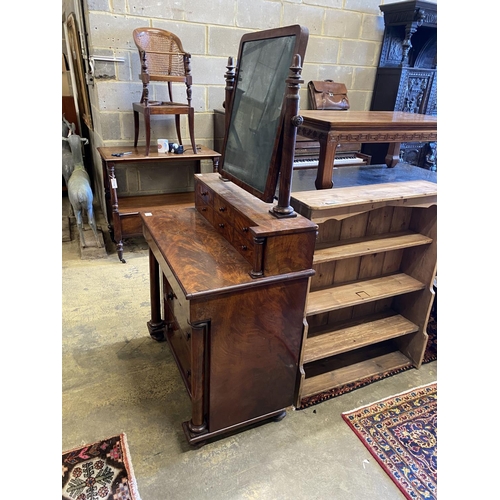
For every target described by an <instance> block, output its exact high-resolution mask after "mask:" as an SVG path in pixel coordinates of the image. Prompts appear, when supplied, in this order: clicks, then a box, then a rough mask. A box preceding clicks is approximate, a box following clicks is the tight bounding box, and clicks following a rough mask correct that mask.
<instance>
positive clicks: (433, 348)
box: [297, 316, 437, 410]
mask: <svg viewBox="0 0 500 500" xmlns="http://www.w3.org/2000/svg"><path fill="white" fill-rule="evenodd" d="M427 335H428V336H429V338H428V340H427V346H426V348H425V353H424V359H423V361H422V364H426V363H430V362H431V361H436V359H437V321H436V318H435V317H434V316H431V317H430V318H429V321H428V323H427ZM411 369H413V366H411V365H408V366H404V367H401V368H397V369H395V370H387V371H385V372H382V373H380V374H378V375H373V376H371V377H366V378H364V379H361V380H358V381H356V382H351V383H350V384H345V385H342V386H340V387H335V388H334V389H329V390H327V391H323V392H320V393H319V394H314V395H313V396H309V397H306V398H304V399H302V401H301V402H300V406H299V407H298V408H297V410H303V409H304V408H309V407H310V406H314V405H317V404H319V403H322V402H323V401H327V400H328V399H332V398H336V397H337V396H341V395H342V394H346V393H348V392H351V391H354V390H355V389H359V388H360V387H365V386H366V385H369V384H372V383H373V382H377V381H378V380H382V379H384V378H388V377H392V376H393V375H397V374H398V373H401V372H404V371H407V370H411Z"/></svg>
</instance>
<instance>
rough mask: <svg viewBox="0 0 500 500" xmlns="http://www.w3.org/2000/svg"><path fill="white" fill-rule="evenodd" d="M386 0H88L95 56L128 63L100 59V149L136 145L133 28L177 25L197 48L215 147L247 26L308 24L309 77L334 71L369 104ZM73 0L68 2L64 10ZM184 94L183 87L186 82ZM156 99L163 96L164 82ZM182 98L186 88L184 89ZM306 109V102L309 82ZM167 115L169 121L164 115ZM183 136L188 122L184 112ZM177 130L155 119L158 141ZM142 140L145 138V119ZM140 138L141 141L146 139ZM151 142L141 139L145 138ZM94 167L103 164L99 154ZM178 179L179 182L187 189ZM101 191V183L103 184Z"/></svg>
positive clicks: (204, 131)
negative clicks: (229, 74)
mask: <svg viewBox="0 0 500 500" xmlns="http://www.w3.org/2000/svg"><path fill="white" fill-rule="evenodd" d="M382 3H392V2H390V1H388V0H385V1H384V0H210V1H204V0H176V1H172V0H170V1H167V0H159V1H157V2H146V1H144V0H138V1H137V2H131V1H130V0H84V4H85V21H86V25H87V32H88V45H89V55H93V56H109V57H115V58H121V59H123V62H99V61H96V63H95V78H94V85H93V86H90V87H89V92H90V100H91V106H92V118H93V121H94V130H93V132H92V134H91V135H92V137H91V141H92V143H93V145H94V146H95V147H99V146H102V145H105V146H120V145H123V146H127V145H130V144H132V143H133V114H132V104H131V103H132V102H133V101H137V100H138V99H139V98H140V95H141V90H142V84H141V83H140V81H139V78H138V74H139V56H138V53H137V49H136V47H135V45H134V42H133V39H132V30H133V29H135V28H137V27H141V26H151V27H156V28H162V29H166V30H168V31H172V32H174V33H176V34H177V35H178V36H179V37H180V38H181V40H182V42H183V45H184V49H185V50H186V51H188V52H190V53H191V54H192V74H193V83H194V85H193V103H194V106H195V111H196V113H195V135H196V142H197V143H198V144H203V145H205V146H207V147H210V148H213V110H214V109H217V108H221V106H222V102H223V99H224V85H225V80H224V73H225V72H226V64H227V58H228V56H234V57H236V56H237V52H238V44H239V41H240V39H241V36H242V35H244V34H245V33H247V32H251V31H258V30H264V29H268V28H275V27H280V26H287V25H291V24H301V25H303V26H306V27H307V28H308V29H309V43H308V47H307V51H306V56H305V61H304V64H303V72H302V77H303V79H304V81H305V82H306V83H307V82H308V81H309V80H319V79H326V78H331V79H334V80H337V81H341V82H344V83H345V84H346V85H347V88H348V93H349V100H350V102H351V109H354V110H368V109H369V108H370V101H371V95H372V91H373V85H374V81H375V74H376V69H377V64H378V57H379V51H380V46H381V40H382V35H383V29H384V22H383V16H382V15H381V12H380V10H379V8H378V6H379V5H380V4H382ZM71 4H72V0H63V22H64V14H65V12H66V13H69V12H70V10H71ZM180 92H183V91H182V90H180ZM152 97H153V98H156V99H161V98H162V94H161V92H160V88H159V87H157V88H156V89H155V90H153V93H152ZM179 97H180V95H179ZM300 105H301V108H303V109H306V108H307V107H308V101H307V94H306V85H304V87H303V88H302V89H301V102H300ZM163 123H165V122H163ZM182 123H183V129H184V136H186V137H187V132H186V122H185V120H182ZM158 137H167V138H170V137H172V138H173V137H175V131H174V128H173V123H172V124H171V125H169V126H165V125H163V124H160V125H159V126H158V125H155V122H153V123H152V139H153V140H156V138H158ZM140 140H142V141H143V140H144V133H143V127H142V126H141V136H140ZM140 144H141V143H140ZM142 144H144V142H142ZM94 168H95V169H97V170H98V172H99V173H98V175H97V176H96V178H99V177H100V175H101V173H100V162H99V160H98V158H95V161H94ZM180 187H181V186H175V188H180ZM98 189H99V190H101V189H102V186H98Z"/></svg>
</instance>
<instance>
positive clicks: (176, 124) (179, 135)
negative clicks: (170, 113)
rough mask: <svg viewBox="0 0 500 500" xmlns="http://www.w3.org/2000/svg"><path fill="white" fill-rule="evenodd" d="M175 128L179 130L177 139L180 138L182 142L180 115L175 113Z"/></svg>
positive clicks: (180, 142)
mask: <svg viewBox="0 0 500 500" xmlns="http://www.w3.org/2000/svg"><path fill="white" fill-rule="evenodd" d="M175 130H177V139H179V144H182V137H181V116H180V115H175Z"/></svg>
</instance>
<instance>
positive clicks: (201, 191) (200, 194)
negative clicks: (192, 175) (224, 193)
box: [194, 181, 214, 205]
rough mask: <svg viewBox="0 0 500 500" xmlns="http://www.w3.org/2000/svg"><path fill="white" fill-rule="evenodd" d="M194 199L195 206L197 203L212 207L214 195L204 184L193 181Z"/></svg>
mask: <svg viewBox="0 0 500 500" xmlns="http://www.w3.org/2000/svg"><path fill="white" fill-rule="evenodd" d="M194 191H195V198H196V205H198V202H200V204H202V205H212V204H213V198H214V194H213V191H212V190H211V189H209V188H208V187H207V186H206V185H205V184H203V183H202V182H200V181H195V189H194Z"/></svg>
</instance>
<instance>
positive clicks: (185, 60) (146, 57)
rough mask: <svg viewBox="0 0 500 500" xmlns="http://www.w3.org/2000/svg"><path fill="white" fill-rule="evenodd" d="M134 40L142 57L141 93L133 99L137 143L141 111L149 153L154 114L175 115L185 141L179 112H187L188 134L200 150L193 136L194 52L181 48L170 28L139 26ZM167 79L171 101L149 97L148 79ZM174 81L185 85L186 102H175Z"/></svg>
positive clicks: (194, 146)
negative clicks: (173, 93) (192, 57)
mask: <svg viewBox="0 0 500 500" xmlns="http://www.w3.org/2000/svg"><path fill="white" fill-rule="evenodd" d="M133 35H134V42H135V44H136V46H137V49H138V50H139V57H140V61H141V74H140V79H141V81H142V96H141V101H140V102H134V103H133V110H134V127H135V137H134V147H137V141H138V138H139V113H140V114H142V115H143V116H144V125H145V128H146V156H148V155H149V149H150V142H151V115H175V128H176V130H177V138H178V140H179V144H182V138H181V127H180V115H187V118H188V126H189V136H190V139H191V146H192V148H193V153H197V150H196V143H195V139H194V109H193V107H192V106H191V85H192V77H191V54H188V53H187V52H185V51H184V49H183V48H182V43H181V41H180V39H179V38H178V37H177V36H176V35H174V34H173V33H170V32H169V31H165V30H161V29H157V28H137V29H135V30H134V31H133ZM150 82H166V83H167V85H168V95H169V98H170V101H150V100H149V91H150V89H149V83H150ZM172 83H184V84H185V85H186V96H187V103H181V102H174V100H173V98H172Z"/></svg>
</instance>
